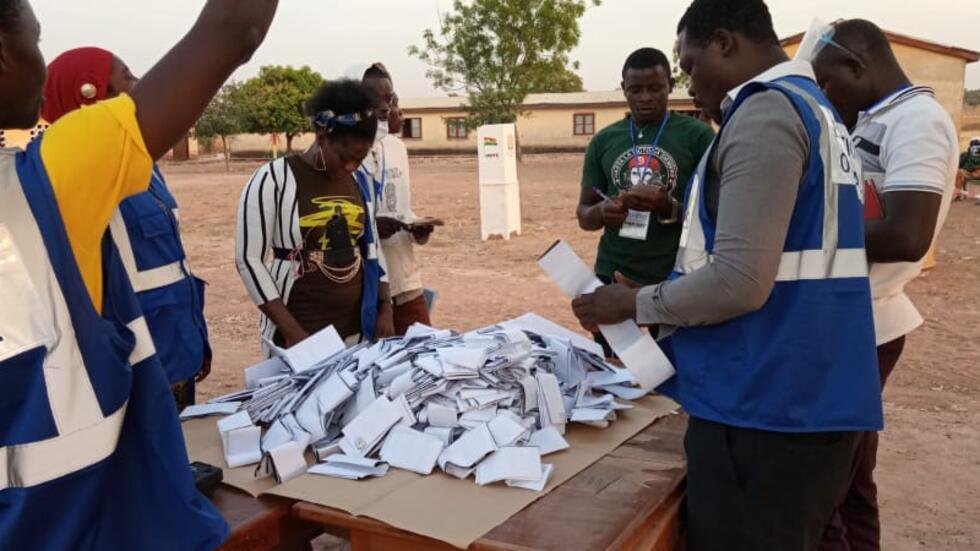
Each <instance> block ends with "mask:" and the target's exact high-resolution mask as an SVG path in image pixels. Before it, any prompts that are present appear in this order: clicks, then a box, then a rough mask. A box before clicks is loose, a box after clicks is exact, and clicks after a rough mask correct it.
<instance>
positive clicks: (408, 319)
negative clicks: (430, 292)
mask: <svg viewBox="0 0 980 551" xmlns="http://www.w3.org/2000/svg"><path fill="white" fill-rule="evenodd" d="M394 308H395V311H394V314H395V334H396V335H404V334H405V332H406V331H408V328H409V327H411V326H412V324H414V323H416V322H418V323H424V324H425V325H431V324H432V322H431V321H430V320H429V305H428V304H427V303H426V302H425V296H424V295H419V297H418V298H417V299H415V300H410V301H408V302H406V303H405V304H398V305H396V306H395V307H394Z"/></svg>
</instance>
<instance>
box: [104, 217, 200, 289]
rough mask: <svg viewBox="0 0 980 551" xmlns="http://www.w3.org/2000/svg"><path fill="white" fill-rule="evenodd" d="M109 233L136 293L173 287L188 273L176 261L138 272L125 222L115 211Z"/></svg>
mask: <svg viewBox="0 0 980 551" xmlns="http://www.w3.org/2000/svg"><path fill="white" fill-rule="evenodd" d="M109 231H110V232H111V233H112V240H113V241H114V242H115V243H116V247H117V248H118V249H119V256H120V257H122V262H123V266H124V267H125V268H126V273H127V274H129V280H130V282H132V284H133V290H134V291H136V292H137V293H141V292H143V291H149V290H152V289H159V288H161V287H166V286H168V285H173V284H174V283H178V282H180V281H183V280H184V279H185V278H186V277H187V276H188V275H189V274H190V273H191V269H190V266H188V265H187V262H186V261H183V260H181V261H177V262H173V263H170V264H167V265H166V266H160V267H159V268H153V269H152V270H143V271H140V270H139V268H138V267H137V266H136V257H135V255H134V254H133V243H132V241H131V240H130V239H129V231H128V230H127V229H126V222H125V221H124V220H123V217H122V213H121V212H120V211H119V210H118V209H116V212H115V214H113V215H112V220H111V221H110V222H109Z"/></svg>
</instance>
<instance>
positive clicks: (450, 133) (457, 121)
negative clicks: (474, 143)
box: [446, 118, 469, 140]
mask: <svg viewBox="0 0 980 551" xmlns="http://www.w3.org/2000/svg"><path fill="white" fill-rule="evenodd" d="M468 136H469V132H468V131H467V130H466V119H463V118H453V119H446V137H447V138H449V139H450V140H465V139H466V138H467V137H468Z"/></svg>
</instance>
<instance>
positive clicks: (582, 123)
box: [573, 113, 595, 136]
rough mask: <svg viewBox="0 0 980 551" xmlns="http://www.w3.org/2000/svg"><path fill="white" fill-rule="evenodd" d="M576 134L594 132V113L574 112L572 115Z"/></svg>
mask: <svg viewBox="0 0 980 551" xmlns="http://www.w3.org/2000/svg"><path fill="white" fill-rule="evenodd" d="M573 119H574V125H575V129H574V132H575V135H576V136H591V135H593V134H595V113H576V114H575V115H574V116H573Z"/></svg>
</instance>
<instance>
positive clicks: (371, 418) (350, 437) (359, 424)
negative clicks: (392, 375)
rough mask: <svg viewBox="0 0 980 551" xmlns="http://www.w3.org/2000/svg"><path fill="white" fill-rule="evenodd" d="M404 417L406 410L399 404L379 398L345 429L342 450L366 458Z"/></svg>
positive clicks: (341, 442) (350, 454) (382, 397)
mask: <svg viewBox="0 0 980 551" xmlns="http://www.w3.org/2000/svg"><path fill="white" fill-rule="evenodd" d="M403 415H404V410H403V409H402V407H401V406H400V405H399V404H398V402H392V401H391V400H389V399H388V398H386V397H384V396H379V397H378V398H377V399H376V400H375V401H374V402H372V403H371V405H370V406H368V407H367V408H365V409H364V411H362V412H361V414H360V415H358V416H357V418H356V419H354V420H353V421H351V422H350V423H349V424H348V425H347V426H346V427H344V431H343V432H344V439H343V440H341V441H340V448H341V449H342V450H344V453H345V454H347V455H349V456H361V457H363V456H366V455H367V454H369V453H370V452H371V450H372V449H374V446H375V445H376V444H377V443H378V442H380V441H381V439H382V438H383V437H384V435H385V434H387V433H388V430H389V429H391V427H393V426H395V424H396V423H398V422H399V421H401V420H402V417H403Z"/></svg>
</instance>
